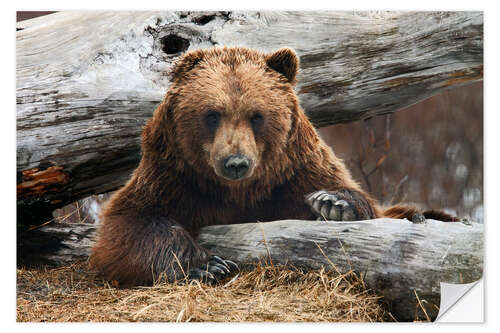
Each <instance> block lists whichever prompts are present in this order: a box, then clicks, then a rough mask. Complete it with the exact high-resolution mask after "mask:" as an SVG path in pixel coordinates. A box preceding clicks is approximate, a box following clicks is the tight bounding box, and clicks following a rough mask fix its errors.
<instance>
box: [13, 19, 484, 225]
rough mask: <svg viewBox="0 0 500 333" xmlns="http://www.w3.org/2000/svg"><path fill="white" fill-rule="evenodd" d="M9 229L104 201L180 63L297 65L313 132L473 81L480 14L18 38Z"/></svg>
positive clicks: (236, 22)
mask: <svg viewBox="0 0 500 333" xmlns="http://www.w3.org/2000/svg"><path fill="white" fill-rule="evenodd" d="M16 30H17V32H16V74H17V89H16V95H17V96H16V97H17V195H18V199H17V202H18V223H21V224H23V223H24V224H37V223H42V222H45V221H46V220H48V219H50V218H51V212H52V211H53V210H54V209H55V208H58V207H62V206H64V205H65V204H68V203H71V202H74V201H76V200H78V199H81V198H83V197H86V196H88V195H91V194H96V193H103V192H107V191H110V190H114V189H116V188H118V187H119V186H120V185H122V184H123V183H124V182H125V180H126V179H127V178H128V177H129V174H130V172H131V170H133V168H134V167H135V166H136V165H137V163H138V161H139V159H140V148H139V139H138V137H139V133H140V131H141V127H142V125H143V124H144V123H145V121H146V119H147V118H149V117H150V116H151V114H152V112H153V110H154V109H155V107H156V106H157V104H158V102H159V101H160V100H161V99H162V97H163V95H164V93H165V91H166V89H167V88H168V85H169V79H168V76H167V75H166V73H167V72H168V70H169V69H170V68H171V66H172V63H173V62H174V61H175V60H176V59H177V58H178V56H179V55H180V54H181V53H182V52H183V51H186V50H190V49H196V48H207V47H213V46H223V45H231V46H232V45H240V46H248V47H253V48H258V49H260V50H262V51H272V50H276V49H277V48H279V47H283V46H288V47H292V48H294V49H295V50H296V51H297V53H298V55H299V56H300V62H301V65H300V75H299V83H298V85H297V89H296V90H297V92H298V94H299V96H300V99H301V104H302V106H303V107H304V109H305V110H306V112H307V113H308V115H309V117H310V119H311V120H312V122H313V123H314V124H315V125H317V126H325V125H330V124H335V123H340V122H348V121H353V120H357V119H362V118H367V117H371V116H374V115H377V114H383V113H389V112H393V111H396V110H398V109H400V108H402V107H405V106H408V105H410V104H413V103H415V102H417V101H419V100H422V99H424V98H427V97H429V96H431V95H434V94H437V93H439V92H440V91H442V90H444V89H448V88H451V87H457V86H459V85H463V84H467V83H470V82H474V81H477V80H482V77H483V14H482V13H481V12H439V13H438V12H421V13H418V12H404V13H401V12H376V13H373V12H325V11H321V12H313V11H307V12H190V13H189V12H91V11H87V12H60V13H55V14H50V15H47V16H42V17H39V18H35V19H32V20H27V21H22V22H19V23H18V24H17V29H16Z"/></svg>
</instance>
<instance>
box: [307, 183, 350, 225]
mask: <svg viewBox="0 0 500 333" xmlns="http://www.w3.org/2000/svg"><path fill="white" fill-rule="evenodd" d="M306 203H307V204H308V205H309V206H310V207H311V210H312V212H313V214H314V215H316V217H317V219H318V220H321V221H324V220H329V221H354V220H356V219H357V215H358V214H357V213H356V208H355V206H354V205H353V204H352V203H349V201H348V198H347V197H346V196H345V194H344V193H342V192H339V191H333V192H327V191H324V190H320V191H316V192H313V193H311V194H309V195H307V196H306Z"/></svg>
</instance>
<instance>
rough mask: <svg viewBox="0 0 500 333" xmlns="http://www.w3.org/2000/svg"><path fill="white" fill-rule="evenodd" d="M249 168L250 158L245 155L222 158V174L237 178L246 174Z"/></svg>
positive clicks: (233, 178)
mask: <svg viewBox="0 0 500 333" xmlns="http://www.w3.org/2000/svg"><path fill="white" fill-rule="evenodd" d="M249 169H250V159H249V158H248V157H246V156H245V155H241V154H238V155H231V156H229V157H227V158H225V159H224V176H225V177H227V178H229V179H232V180H237V179H241V178H243V177H245V176H246V174H247V173H248V170H249Z"/></svg>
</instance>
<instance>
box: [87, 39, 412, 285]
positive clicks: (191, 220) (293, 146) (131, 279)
mask: <svg viewBox="0 0 500 333" xmlns="http://www.w3.org/2000/svg"><path fill="white" fill-rule="evenodd" d="M297 69H298V60H297V57H296V56H295V53H294V52H293V51H291V50H289V49H282V50H279V51H277V52H276V53H273V54H270V55H266V54H262V53H260V52H257V51H254V50H250V49H246V48H220V49H210V50H200V51H194V52H189V53H187V54H186V55H184V56H183V58H182V59H181V60H180V61H179V62H178V64H177V65H176V67H175V68H174V70H173V71H172V77H173V82H172V85H171V86H170V88H169V90H168V92H167V94H166V96H165V99H164V100H163V102H162V103H161V104H160V105H159V107H158V108H157V109H156V111H155V112H154V115H153V118H152V119H151V120H150V121H149V122H148V123H147V125H146V126H145V128H144V131H143V134H142V151H143V156H142V160H141V162H140V165H139V166H138V168H137V169H136V170H135V171H134V173H133V175H132V177H131V179H130V180H129V181H128V182H127V184H126V185H125V186H124V187H123V188H122V189H121V190H120V191H118V192H117V193H116V194H115V195H114V196H113V197H112V198H111V199H110V202H109V204H108V205H107V207H106V208H105V210H104V212H103V214H102V216H103V222H102V226H101V229H100V232H99V237H98V241H97V243H96V245H95V247H94V249H93V252H92V256H91V265H92V266H93V267H94V268H96V269H98V270H100V271H101V272H102V273H103V274H104V275H105V277H106V278H108V279H110V280H118V281H119V282H120V284H121V285H122V286H123V285H134V284H150V283H151V282H152V281H153V279H154V278H156V277H158V275H159V274H161V273H162V272H164V273H165V274H166V275H167V276H168V278H169V279H170V280H172V279H174V278H179V277H182V275H183V274H184V273H185V272H187V270H188V269H189V268H192V267H198V266H199V265H200V264H202V263H203V262H205V261H206V260H207V256H208V255H209V254H208V252H207V251H206V250H205V249H203V248H201V247H200V246H199V245H198V244H197V243H196V241H195V239H196V236H197V233H198V230H199V228H200V227H203V226H207V225H213V224H230V223H242V222H254V221H272V220H278V219H312V218H313V215H312V213H311V210H310V208H309V206H307V205H306V203H305V202H304V197H305V195H306V194H308V193H311V192H314V191H316V190H319V189H324V190H328V191H338V190H341V191H347V192H348V193H350V195H352V197H355V198H354V199H355V200H356V201H355V202H356V203H357V205H358V209H359V211H361V212H363V215H362V216H361V218H371V217H381V216H390V217H397V218H409V219H411V216H410V215H411V214H412V213H414V211H413V210H410V209H408V210H405V208H391V209H389V210H388V211H387V212H386V213H384V212H383V210H382V209H381V208H380V207H379V206H378V205H377V204H376V202H375V200H373V199H372V198H371V197H370V196H369V195H367V194H366V193H365V192H364V191H363V190H362V189H361V187H360V186H359V185H358V183H356V182H355V181H354V180H353V179H352V177H351V174H350V173H349V171H348V170H347V169H346V167H345V165H344V163H343V161H342V160H340V159H339V158H337V157H336V156H335V155H334V153H333V152H332V150H331V149H330V148H329V147H328V146H327V145H326V144H325V143H324V142H323V141H322V140H321V138H320V137H319V136H318V134H317V133H316V131H315V129H314V128H313V126H312V125H311V123H310V122H309V120H308V119H307V117H306V115H305V114H304V111H303V110H302V109H301V108H300V106H299V101H298V98H297V96H296V95H295V93H294V90H293V86H294V84H295V81H296V73H297ZM209 110H218V111H220V114H221V118H220V125H219V127H218V128H217V130H216V131H215V132H214V133H212V132H211V131H209V130H208V129H207V127H206V126H205V125H204V123H203V116H202V115H203V114H205V112H207V111H209ZM256 112H258V113H260V114H261V115H262V116H263V119H264V120H263V124H262V128H260V129H259V130H258V131H256V130H254V129H252V127H251V126H250V122H249V119H251V117H252V115H254V114H255V113H256ZM236 152H237V153H244V154H245V155H246V156H249V158H250V160H251V161H252V168H251V171H250V172H249V175H248V176H247V177H246V178H244V179H242V180H239V181H229V180H226V179H224V178H223V177H221V176H220V173H219V171H218V170H219V169H218V168H220V162H219V161H220V160H221V158H223V157H224V156H226V155H227V154H229V153H236Z"/></svg>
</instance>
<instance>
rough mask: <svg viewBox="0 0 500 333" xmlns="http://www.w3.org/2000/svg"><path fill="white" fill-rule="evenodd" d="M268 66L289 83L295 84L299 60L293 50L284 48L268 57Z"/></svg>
mask: <svg viewBox="0 0 500 333" xmlns="http://www.w3.org/2000/svg"><path fill="white" fill-rule="evenodd" d="M266 63H267V66H269V67H270V68H272V69H273V70H275V71H276V72H278V73H280V74H283V75H284V76H285V77H286V78H287V80H288V82H290V83H291V84H292V85H294V84H295V77H296V76H297V71H298V69H299V58H298V57H297V55H296V54H295V52H294V51H293V50H292V49H289V48H282V49H279V50H278V51H276V52H274V53H272V54H270V55H268V56H266Z"/></svg>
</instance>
